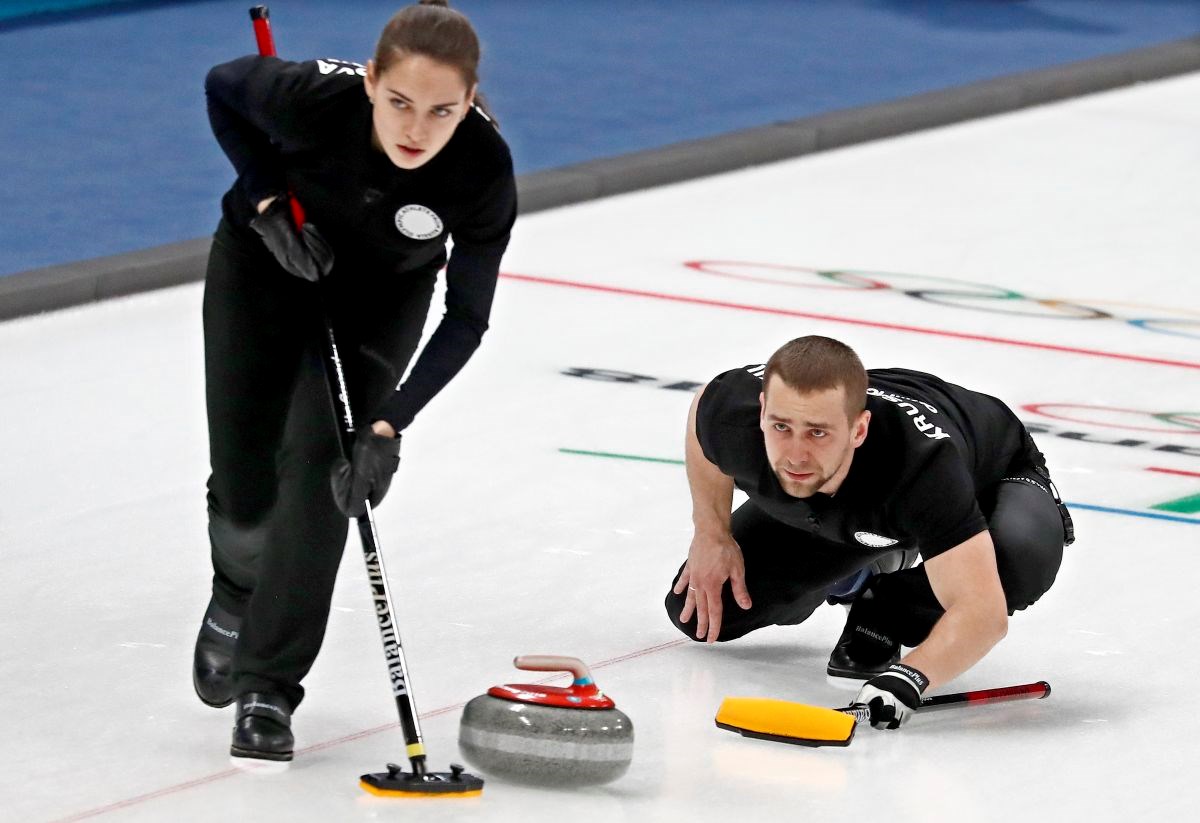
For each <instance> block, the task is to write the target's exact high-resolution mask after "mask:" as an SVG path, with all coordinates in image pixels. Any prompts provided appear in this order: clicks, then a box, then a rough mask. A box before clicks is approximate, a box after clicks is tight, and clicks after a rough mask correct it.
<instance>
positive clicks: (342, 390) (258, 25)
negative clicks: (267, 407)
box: [250, 6, 426, 775]
mask: <svg viewBox="0 0 1200 823" xmlns="http://www.w3.org/2000/svg"><path fill="white" fill-rule="evenodd" d="M269 15H270V12H269V11H268V10H267V7H266V6H254V7H253V8H252V9H250V20H251V21H252V22H253V24H254V39H255V40H256V41H257V43H258V53H259V54H260V55H262V56H263V57H273V56H275V38H274V36H273V35H272V34H271V23H270V19H269ZM291 194H292V193H291V192H288V195H289V198H288V199H289V200H290V201H291V206H292V219H293V221H294V222H295V227H296V229H297V230H299V229H300V227H301V226H303V225H304V222H305V221H304V209H303V208H302V207H301V206H300V201H298V200H297V199H296V198H295V197H293V196H291ZM322 321H323V323H324V326H325V349H326V352H325V354H326V356H325V374H326V377H327V378H328V380H329V389H330V393H331V394H332V395H333V396H334V406H335V409H334V411H335V413H338V412H340V418H341V426H340V430H339V434H340V436H341V442H342V454H343V455H344V456H349V454H350V451H351V449H352V448H353V447H354V415H353V414H352V413H351V411H350V392H349V390H348V389H347V388H346V377H345V374H344V373H343V371H342V359H341V355H340V354H339V352H338V345H337V339H336V338H335V337H334V334H333V324H332V323H331V322H330V320H329V315H328V314H324V315H323V316H322ZM366 506H367V511H366V513H365V514H363V515H362V516H361V517H359V518H358V536H359V538H360V539H361V541H362V549H363V559H364V560H365V561H366V566H367V582H368V583H369V584H370V586H371V599H372V600H373V601H374V604H375V619H376V622H377V623H378V625H379V632H380V635H381V637H382V639H383V651H384V657H385V659H386V661H387V667H388V677H389V679H390V680H391V686H392V696H393V697H394V698H395V700H396V711H397V713H398V714H399V715H400V728H401V730H402V731H403V733H404V742H405V752H406V754H407V755H408V759H409V762H410V763H411V764H412V768H413V774H415V775H424V774H426V765H425V741H424V738H423V736H422V735H421V723H420V721H419V720H418V719H417V717H418V715H417V708H416V705H415V703H414V701H413V696H412V690H411V687H410V685H409V676H408V663H407V662H406V661H405V659H404V647H403V646H401V645H400V632H399V630H398V629H397V627H396V621H395V617H394V615H395V613H396V610H395V608H393V606H392V592H391V587H390V586H389V585H388V577H387V572H386V571H385V569H384V567H383V553H382V552H381V551H380V549H379V532H378V531H377V530H376V528H375V516H374V512H373V510H372V508H371V504H370V503H369V502H368V503H367V504H366Z"/></svg>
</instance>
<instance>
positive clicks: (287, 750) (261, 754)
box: [229, 692, 295, 760]
mask: <svg viewBox="0 0 1200 823" xmlns="http://www.w3.org/2000/svg"><path fill="white" fill-rule="evenodd" d="M294 742H295V741H294V739H293V737H292V710H291V708H290V707H289V706H288V704H287V701H286V700H284V699H283V697H282V696H281V695H278V694H269V693H266V692H247V693H246V694H243V695H241V696H240V697H238V700H237V721H236V722H235V723H234V726H233V744H232V745H231V746H230V747H229V753H230V754H231V755H232V756H234V757H253V758H257V759H259V760H291V759H292V746H293V745H294Z"/></svg>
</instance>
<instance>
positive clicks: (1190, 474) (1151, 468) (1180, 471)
mask: <svg viewBox="0 0 1200 823" xmlns="http://www.w3.org/2000/svg"><path fill="white" fill-rule="evenodd" d="M1146 471H1148V472H1161V473H1162V474H1179V475H1183V476H1184V477H1200V472H1185V471H1184V470H1183V469H1160V468H1159V467H1158V466H1147V467H1146Z"/></svg>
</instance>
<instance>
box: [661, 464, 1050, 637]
mask: <svg viewBox="0 0 1200 823" xmlns="http://www.w3.org/2000/svg"><path fill="white" fill-rule="evenodd" d="M1021 476H1022V477H1024V478H1026V480H1029V479H1032V480H1034V482H1039V483H1042V484H1043V485H1044V484H1045V483H1046V482H1047V481H1046V480H1045V479H1044V478H1042V477H1040V476H1039V475H1038V474H1037V473H1036V472H1032V471H1029V472H1021ZM979 504H980V508H981V510H982V511H983V514H984V516H985V517H986V518H987V521H988V531H989V532H990V533H991V537H992V542H993V544H995V547H996V562H997V566H998V568H999V572H1000V584H1001V586H1003V588H1004V594H1005V598H1006V599H1007V602H1008V611H1009V614H1012V613H1013V612H1015V611H1017V610H1019V609H1024V608H1026V607H1027V606H1029V605H1031V604H1032V603H1033V602H1034V601H1036V600H1037V599H1038V598H1039V597H1041V596H1042V594H1044V593H1045V592H1046V591H1047V590H1048V589H1049V588H1050V586H1051V585H1052V584H1053V583H1054V578H1055V576H1056V575H1057V573H1058V568H1059V566H1060V565H1061V563H1062V553H1063V536H1064V530H1063V520H1062V517H1061V515H1060V513H1059V509H1058V506H1057V504H1056V503H1055V501H1054V498H1053V497H1052V496H1051V495H1050V493H1049V492H1048V491H1046V490H1045V489H1043V488H1040V487H1039V486H1035V485H1033V484H1032V483H1029V482H1021V481H1017V480H1009V481H1004V482H1001V483H999V484H998V485H997V486H996V487H995V488H993V489H990V490H988V492H987V494H985V495H984V496H983V498H982V499H981V500H980V501H979ZM732 527H733V537H734V539H735V540H736V541H737V542H738V545H739V546H741V548H742V555H743V558H744V560H745V565H746V588H747V590H748V591H749V592H750V599H751V600H752V601H753V604H754V605H753V606H752V607H751V608H750V609H747V610H744V609H742V608H741V606H739V605H737V603H736V602H735V601H734V600H733V596H732V595H731V593H730V589H729V585H728V584H726V585H725V589H724V591H723V593H722V605H723V610H722V611H723V615H722V618H721V633H720V635H719V637H718V638H717V639H718V640H733V639H734V638H738V637H741V636H742V635H744V634H747V633H748V632H752V631H754V630H755V629H760V628H762V627H764V626H773V625H778V626H790V625H794V624H796V623H801V622H803V621H804V620H806V619H807V618H808V617H809V615H811V614H812V613H813V612H814V611H816V609H817V607H818V606H820V605H821V603H823V602H824V601H825V593H826V591H827V590H828V589H829V587H830V586H831V585H832V584H833V583H835V582H837V581H838V580H841V579H842V578H845V577H848V576H850V575H851V574H853V573H854V572H855V571H857V570H858V569H861V568H864V567H867V566H869V565H870V564H871V563H872V561H875V562H881V563H882V564H884V568H883V569H882V571H885V572H888V571H890V570H889V569H888V568H887V564H889V563H891V564H892V568H897V567H898V564H897V562H896V558H895V557H894V555H895V554H896V553H895V552H890V554H891V555H893V556H892V557H889V556H888V555H889V552H888V550H876V551H874V552H873V553H871V554H868V553H866V552H864V551H863V550H861V549H860V548H859V547H855V546H848V545H843V544H839V543H833V542H830V541H827V540H823V539H820V538H817V537H814V536H813V535H811V534H809V533H808V532H804V531H801V530H799V529H794V528H792V527H790V526H787V525H785V524H783V523H781V522H779V521H778V520H775V519H773V518H771V517H769V516H767V515H766V514H765V513H764V512H763V511H762V510H761V509H759V508H758V507H757V506H755V505H754V504H753V503H751V502H747V503H744V504H742V505H741V506H740V507H739V508H738V509H737V511H735V512H734V513H733V522H732ZM877 570H879V569H877ZM682 571H683V568H682V567H680V572H682ZM678 580H679V574H678V573H677V574H676V575H675V580H674V581H672V590H671V591H669V592H668V593H667V598H666V609H667V614H668V615H669V616H670V618H671V622H672V623H674V624H675V626H676V627H677V628H679V630H680V631H682V632H684V633H685V634H687V635H688V636H689V637H691V638H693V639H696V618H695V616H694V615H693V616H692V618H691V620H689V621H688V622H687V623H681V622H680V621H679V613H680V612H681V611H682V610H683V604H684V599H685V597H686V592H685V593H684V594H681V595H677V594H675V593H674V584H675V582H676V581H678ZM871 589H872V591H873V592H874V595H875V597H876V600H877V602H878V603H879V604H880V608H881V610H882V611H883V612H884V613H885V614H886V616H887V617H888V618H889V628H890V629H891V630H892V631H893V632H894V636H895V637H897V638H898V639H899V640H900V642H901V643H903V644H904V645H906V646H916V645H917V644H918V643H920V642H921V641H923V640H924V639H925V638H926V637H927V636H928V635H929V632H930V631H931V630H932V628H933V625H934V623H936V622H937V621H938V619H939V618H940V617H941V616H942V614H943V613H944V609H943V608H942V606H941V604H940V603H939V602H938V600H937V598H936V597H935V596H934V594H933V589H932V588H931V587H930V585H929V578H928V576H927V575H926V573H925V569H924V567H922V566H916V567H914V568H909V569H905V570H901V571H891V572H890V573H885V574H882V575H881V576H879V577H876V578H875V579H874V581H873V582H872V583H871Z"/></svg>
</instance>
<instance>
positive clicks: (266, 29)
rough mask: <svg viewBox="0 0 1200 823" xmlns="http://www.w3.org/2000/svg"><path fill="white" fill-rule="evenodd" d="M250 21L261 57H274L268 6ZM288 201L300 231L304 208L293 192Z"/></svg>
mask: <svg viewBox="0 0 1200 823" xmlns="http://www.w3.org/2000/svg"><path fill="white" fill-rule="evenodd" d="M250 21H251V22H252V23H253V24H254V41H255V42H256V43H257V44H258V54H259V56H260V57H274V56H275V54H276V52H275V37H274V35H272V34H271V12H270V11H269V10H268V9H267V7H266V6H255V7H254V8H252V9H250ZM288 200H289V201H290V202H291V206H292V221H293V222H294V223H295V224H296V230H297V231H299V230H300V227H301V226H303V225H304V207H303V206H301V205H300V201H299V200H297V199H296V198H295V196H293V195H292V193H291V192H288Z"/></svg>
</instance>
